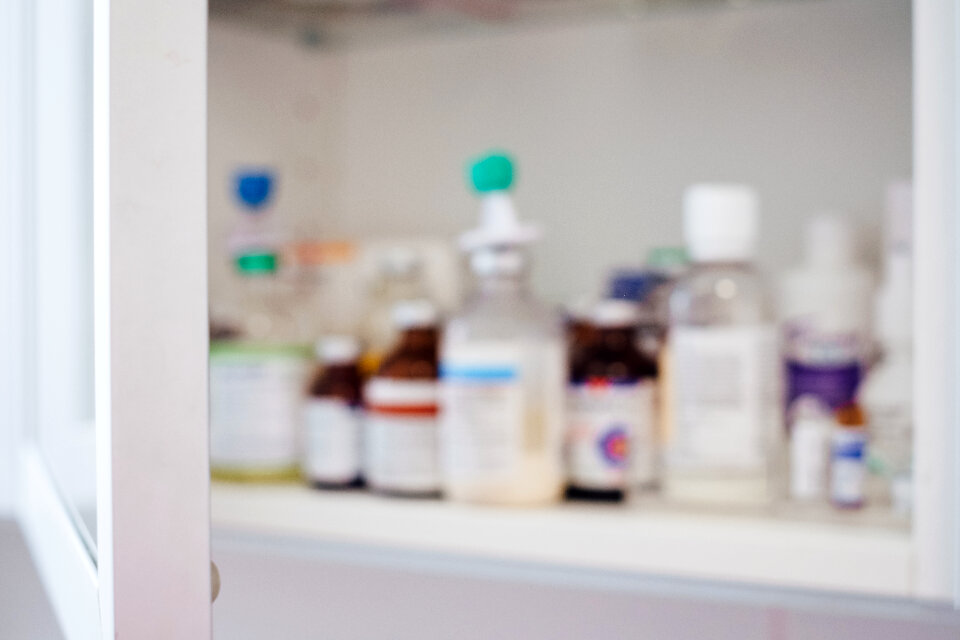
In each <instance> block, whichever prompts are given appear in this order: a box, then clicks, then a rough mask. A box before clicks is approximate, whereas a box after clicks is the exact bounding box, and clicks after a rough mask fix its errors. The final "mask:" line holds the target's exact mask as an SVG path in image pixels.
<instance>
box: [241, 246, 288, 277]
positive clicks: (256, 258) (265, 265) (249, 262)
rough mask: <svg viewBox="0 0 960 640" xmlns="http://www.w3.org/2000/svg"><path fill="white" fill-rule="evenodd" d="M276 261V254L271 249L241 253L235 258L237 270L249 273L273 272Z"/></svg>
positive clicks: (275, 268) (275, 267)
mask: <svg viewBox="0 0 960 640" xmlns="http://www.w3.org/2000/svg"><path fill="white" fill-rule="evenodd" d="M278 262H279V261H278V260H277V254H276V253H274V252H272V251H257V252H251V253H241V254H240V255H238V256H237V258H236V265H237V271H239V272H240V273H242V274H249V275H256V274H261V273H274V272H276V270H277V263H278Z"/></svg>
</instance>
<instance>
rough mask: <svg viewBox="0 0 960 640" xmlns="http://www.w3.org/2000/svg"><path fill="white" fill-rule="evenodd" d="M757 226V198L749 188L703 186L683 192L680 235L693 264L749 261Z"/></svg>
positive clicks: (754, 242)
mask: <svg viewBox="0 0 960 640" xmlns="http://www.w3.org/2000/svg"><path fill="white" fill-rule="evenodd" d="M759 226H760V205H759V198H758V197H757V193H756V191H754V190H753V188H751V187H748V186H746V185H741V184H720V183H704V184H694V185H691V186H689V187H687V189H686V191H684V194H683V235H684V239H685V240H686V243H687V250H688V252H689V253H690V258H691V259H692V260H694V261H700V262H703V261H727V260H729V261H742V260H750V259H752V258H753V257H754V254H755V252H756V244H757V232H758V229H759Z"/></svg>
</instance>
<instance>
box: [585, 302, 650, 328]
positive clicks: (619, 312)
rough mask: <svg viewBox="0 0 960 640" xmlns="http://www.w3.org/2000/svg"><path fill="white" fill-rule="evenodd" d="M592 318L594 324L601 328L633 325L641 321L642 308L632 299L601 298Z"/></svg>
mask: <svg viewBox="0 0 960 640" xmlns="http://www.w3.org/2000/svg"><path fill="white" fill-rule="evenodd" d="M590 319H591V321H592V323H593V326H595V327H600V328H614V327H632V326H633V325H635V324H637V323H638V322H639V321H640V308H639V307H638V306H637V304H636V303H635V302H631V301H630V300H621V299H617V298H611V299H609V300H601V301H600V302H598V303H597V306H595V307H594V308H593V313H592V314H591V317H590Z"/></svg>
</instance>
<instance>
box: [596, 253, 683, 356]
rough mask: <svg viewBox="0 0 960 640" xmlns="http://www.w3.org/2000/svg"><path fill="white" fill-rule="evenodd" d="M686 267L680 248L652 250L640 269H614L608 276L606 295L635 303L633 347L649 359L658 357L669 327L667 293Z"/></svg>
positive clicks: (668, 295)
mask: <svg viewBox="0 0 960 640" xmlns="http://www.w3.org/2000/svg"><path fill="white" fill-rule="evenodd" d="M686 266H687V252H686V250H685V249H683V248H682V247H653V248H652V249H650V251H649V252H648V254H647V262H646V264H645V265H644V266H643V267H641V268H637V269H627V268H622V269H617V270H616V271H614V272H613V274H612V275H611V276H610V280H609V283H608V286H607V296H608V297H609V298H615V299H619V300H631V301H633V302H636V303H637V305H638V320H637V346H638V347H639V349H640V351H642V352H643V353H645V354H646V355H647V356H649V357H651V358H655V359H656V358H659V357H660V351H661V350H662V348H663V345H664V342H665V340H666V335H667V328H668V327H669V324H670V308H669V300H670V291H671V290H672V288H673V284H674V282H676V280H677V278H678V277H679V276H680V275H681V274H682V273H683V272H684V270H685V269H686Z"/></svg>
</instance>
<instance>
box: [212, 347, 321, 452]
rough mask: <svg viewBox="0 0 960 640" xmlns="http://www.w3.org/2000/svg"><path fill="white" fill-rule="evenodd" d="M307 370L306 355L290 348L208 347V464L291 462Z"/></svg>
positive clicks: (296, 447) (297, 449)
mask: <svg viewBox="0 0 960 640" xmlns="http://www.w3.org/2000/svg"><path fill="white" fill-rule="evenodd" d="M306 375H307V361H306V358H304V357H298V356H296V355H293V354H292V353H291V351H290V350H284V349H278V350H277V351H275V352H274V351H271V350H270V349H268V348H263V349H244V348H242V347H239V348H237V349H233V348H230V347H221V348H218V349H216V350H213V351H211V353H210V460H211V465H212V466H213V467H221V468H226V469H234V470H260V469H274V468H278V467H290V466H293V465H296V464H297V461H298V458H299V455H298V454H299V447H298V438H297V427H298V425H299V420H300V407H301V403H302V397H303V387H304V384H305V381H306Z"/></svg>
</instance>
